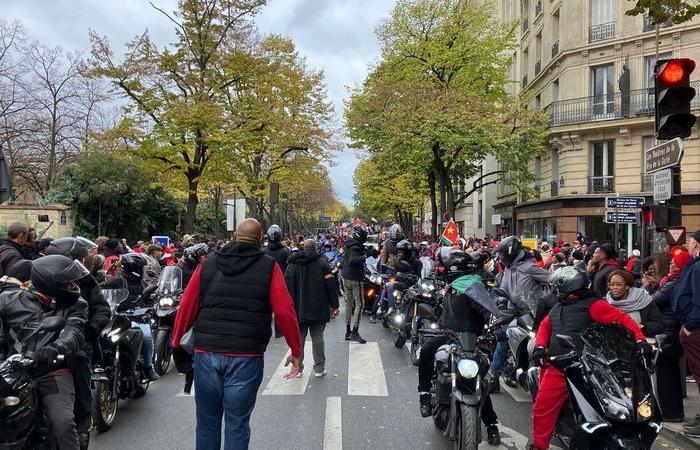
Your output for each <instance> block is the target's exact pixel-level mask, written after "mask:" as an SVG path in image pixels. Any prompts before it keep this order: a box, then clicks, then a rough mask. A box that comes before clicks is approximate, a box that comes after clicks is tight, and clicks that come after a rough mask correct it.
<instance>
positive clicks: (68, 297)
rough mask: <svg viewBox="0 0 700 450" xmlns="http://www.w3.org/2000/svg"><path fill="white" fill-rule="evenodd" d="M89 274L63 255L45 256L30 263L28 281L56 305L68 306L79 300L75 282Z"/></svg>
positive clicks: (78, 291)
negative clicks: (52, 299)
mask: <svg viewBox="0 0 700 450" xmlns="http://www.w3.org/2000/svg"><path fill="white" fill-rule="evenodd" d="M89 273H90V272H88V270H87V269H86V268H85V266H83V265H82V264H81V263H80V261H76V260H74V259H71V258H69V257H67V256H63V255H47V256H44V257H42V258H39V259H37V260H34V261H33V262H32V271H31V275H30V279H31V281H32V286H34V288H35V289H36V290H38V291H39V292H40V293H42V294H44V295H48V296H49V297H53V298H54V299H55V300H56V302H57V303H61V304H66V305H70V304H73V303H75V302H76V301H77V300H78V298H80V287H78V284H77V283H76V281H78V280H80V279H81V278H83V277H86V276H87V275H89Z"/></svg>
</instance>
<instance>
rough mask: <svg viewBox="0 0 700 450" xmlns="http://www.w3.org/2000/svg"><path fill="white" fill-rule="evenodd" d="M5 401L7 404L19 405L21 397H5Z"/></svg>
mask: <svg viewBox="0 0 700 450" xmlns="http://www.w3.org/2000/svg"><path fill="white" fill-rule="evenodd" d="M3 402H4V403H5V406H17V405H19V398H17V397H5V400H3Z"/></svg>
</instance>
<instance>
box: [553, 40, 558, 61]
mask: <svg viewBox="0 0 700 450" xmlns="http://www.w3.org/2000/svg"><path fill="white" fill-rule="evenodd" d="M558 54H559V41H557V42H555V43H554V44H553V45H552V58H554V57H555V56H557V55H558Z"/></svg>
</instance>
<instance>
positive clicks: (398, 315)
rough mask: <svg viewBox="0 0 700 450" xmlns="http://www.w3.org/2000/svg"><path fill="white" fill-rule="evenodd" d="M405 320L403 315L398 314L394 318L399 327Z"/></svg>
mask: <svg viewBox="0 0 700 450" xmlns="http://www.w3.org/2000/svg"><path fill="white" fill-rule="evenodd" d="M403 319H404V317H403V314H397V315H396V316H395V317H394V322H396V324H397V325H401V324H402V323H403Z"/></svg>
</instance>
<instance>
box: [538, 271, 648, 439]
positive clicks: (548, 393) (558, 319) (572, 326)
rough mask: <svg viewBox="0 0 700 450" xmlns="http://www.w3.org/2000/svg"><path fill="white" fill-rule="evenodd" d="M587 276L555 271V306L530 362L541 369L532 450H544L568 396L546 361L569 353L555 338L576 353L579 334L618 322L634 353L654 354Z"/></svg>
mask: <svg viewBox="0 0 700 450" xmlns="http://www.w3.org/2000/svg"><path fill="white" fill-rule="evenodd" d="M588 283H589V281H588V275H587V274H586V273H585V272H583V271H581V270H578V269H576V268H574V267H571V266H569V267H563V268H561V269H559V270H557V271H556V272H554V273H553V274H552V276H551V278H550V284H551V285H552V287H553V288H554V290H555V291H556V293H557V297H558V300H559V301H558V303H557V304H556V305H554V307H553V308H552V310H551V311H550V312H549V315H548V316H547V317H545V319H544V320H543V321H542V323H541V324H540V327H539V329H538V330H537V337H536V340H535V349H534V350H533V352H532V358H531V362H532V364H534V365H536V366H540V367H542V372H541V373H540V386H539V390H538V391H537V397H536V398H535V403H534V405H533V407H532V445H531V446H530V449H531V450H540V449H542V450H544V449H547V448H548V447H549V440H550V439H551V437H552V434H553V433H554V428H555V426H556V424H557V420H558V418H559V412H560V411H561V408H562V407H563V406H564V403H566V399H567V398H568V396H569V392H568V389H567V387H566V378H565V376H564V374H563V373H562V372H561V371H559V370H558V369H557V368H555V367H554V366H553V365H551V364H549V363H548V362H547V357H549V356H559V355H562V354H565V353H568V351H569V350H568V349H565V348H563V347H562V345H561V344H560V343H559V341H558V340H557V339H556V338H553V337H554V336H557V335H559V334H561V335H566V336H570V337H571V338H573V340H574V343H575V345H576V350H578V351H580V350H581V349H582V348H583V341H582V340H581V333H582V332H583V330H585V329H586V328H588V327H589V326H590V325H591V324H593V323H618V324H620V325H622V326H624V327H626V328H628V329H629V330H630V331H632V333H634V338H635V340H636V341H637V343H636V344H635V353H636V354H637V355H638V356H640V357H650V356H651V355H652V353H653V349H652V347H651V345H649V344H648V343H647V341H646V339H645V337H644V333H642V330H641V329H640V328H639V325H637V322H635V321H634V319H632V318H631V317H630V316H629V315H627V314H626V313H625V312H623V311H621V310H619V309H617V308H615V307H614V306H612V305H610V304H609V303H608V302H607V301H606V300H605V299H603V298H601V297H600V295H598V294H597V292H596V291H592V290H590V289H588Z"/></svg>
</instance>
